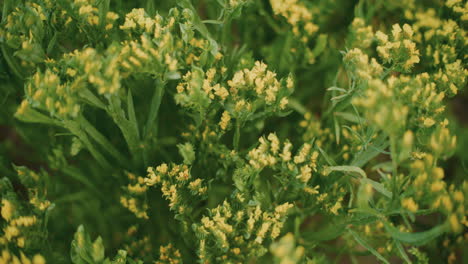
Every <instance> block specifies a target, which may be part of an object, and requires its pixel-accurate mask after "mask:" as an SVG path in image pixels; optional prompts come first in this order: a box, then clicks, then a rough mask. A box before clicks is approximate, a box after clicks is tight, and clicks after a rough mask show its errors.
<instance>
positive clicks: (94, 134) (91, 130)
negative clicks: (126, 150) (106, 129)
mask: <svg viewBox="0 0 468 264" xmlns="http://www.w3.org/2000/svg"><path fill="white" fill-rule="evenodd" d="M78 120H79V122H80V124H81V126H83V129H84V130H85V131H86V133H87V134H88V135H89V136H90V137H91V138H92V139H94V140H95V141H96V142H97V143H98V144H99V145H101V146H102V147H103V148H104V150H106V151H107V152H108V153H109V154H111V155H112V156H113V157H114V158H115V159H117V160H118V161H119V162H120V163H121V164H126V163H127V162H126V159H125V157H124V156H123V155H122V154H121V153H120V151H118V150H117V149H116V148H115V147H114V145H112V144H111V143H110V142H109V140H107V138H106V137H105V136H103V135H102V134H101V133H100V132H99V131H98V130H97V129H96V128H95V127H94V126H93V125H92V124H91V123H90V122H89V121H88V120H87V119H86V118H85V117H84V116H81V117H80V118H78Z"/></svg>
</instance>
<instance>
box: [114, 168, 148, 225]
mask: <svg viewBox="0 0 468 264" xmlns="http://www.w3.org/2000/svg"><path fill="white" fill-rule="evenodd" d="M127 178H128V180H129V184H128V185H127V186H126V187H125V188H124V190H125V191H126V193H125V194H124V195H122V196H121V197H120V204H122V206H123V207H125V208H127V209H128V210H129V211H130V212H132V213H133V214H134V215H135V216H136V217H138V218H143V219H148V214H147V213H146V211H147V209H148V204H147V203H146V201H145V199H143V198H142V196H144V195H146V190H147V186H146V184H145V179H144V178H143V177H141V176H136V175H135V174H133V173H130V172H127Z"/></svg>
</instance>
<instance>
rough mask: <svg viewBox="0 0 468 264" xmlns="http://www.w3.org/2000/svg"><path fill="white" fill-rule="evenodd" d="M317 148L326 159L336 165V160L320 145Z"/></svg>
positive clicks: (330, 163) (331, 164)
mask: <svg viewBox="0 0 468 264" xmlns="http://www.w3.org/2000/svg"><path fill="white" fill-rule="evenodd" d="M317 149H318V150H319V151H320V154H321V156H322V157H323V158H324V159H325V161H326V162H327V163H328V165H330V166H334V165H336V162H335V161H334V160H333V159H332V158H330V156H328V154H327V153H326V152H325V151H324V150H323V149H322V148H320V147H319V146H317Z"/></svg>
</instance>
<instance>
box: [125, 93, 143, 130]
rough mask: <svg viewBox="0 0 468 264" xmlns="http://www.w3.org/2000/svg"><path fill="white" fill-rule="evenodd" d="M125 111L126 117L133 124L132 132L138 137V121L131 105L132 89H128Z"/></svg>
mask: <svg viewBox="0 0 468 264" xmlns="http://www.w3.org/2000/svg"><path fill="white" fill-rule="evenodd" d="M127 112H128V119H129V120H130V123H131V124H132V126H133V130H134V133H135V134H136V135H137V137H138V138H140V132H139V131H138V121H137V118H136V114H135V107H134V105H133V96H132V91H131V90H130V89H128V96H127Z"/></svg>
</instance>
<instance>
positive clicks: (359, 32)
mask: <svg viewBox="0 0 468 264" xmlns="http://www.w3.org/2000/svg"><path fill="white" fill-rule="evenodd" d="M350 34H351V37H350V42H349V43H348V44H347V46H348V47H359V48H361V49H367V48H369V47H370V45H371V44H372V42H373V38H374V32H373V31H372V26H366V23H365V21H364V19H362V18H360V17H356V18H354V20H353V22H352V23H351V28H350Z"/></svg>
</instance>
